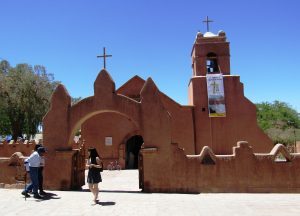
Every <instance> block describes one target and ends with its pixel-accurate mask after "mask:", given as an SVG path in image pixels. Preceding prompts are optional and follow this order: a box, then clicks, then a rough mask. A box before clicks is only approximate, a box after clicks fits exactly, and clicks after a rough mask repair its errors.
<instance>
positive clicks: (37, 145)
mask: <svg viewBox="0 0 300 216" xmlns="http://www.w3.org/2000/svg"><path fill="white" fill-rule="evenodd" d="M39 147H42V145H41V144H36V145H35V147H34V150H35V151H37V150H38V148H39Z"/></svg>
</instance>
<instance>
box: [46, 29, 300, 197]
mask: <svg viewBox="0 0 300 216" xmlns="http://www.w3.org/2000/svg"><path fill="white" fill-rule="evenodd" d="M191 59H192V71H193V72H192V76H191V79H190V81H189V83H188V98H189V104H188V105H181V104H179V103H177V102H175V101H174V100H173V99H172V98H170V97H168V96H167V95H165V94H164V93H163V92H161V91H160V90H159V87H157V86H156V85H155V83H154V81H153V80H152V79H151V78H148V79H147V80H143V79H142V78H140V77H139V76H134V77H133V78H131V79H130V80H128V81H127V82H126V83H125V84H124V85H122V86H121V87H120V88H118V89H116V88H115V83H114V81H113V78H112V77H111V76H110V74H109V72H108V71H106V70H105V69H103V70H102V71H101V72H100V73H99V75H98V76H97V78H96V80H95V82H94V95H93V96H91V97H88V98H85V99H83V100H81V101H79V102H78V103H76V104H75V105H73V106H71V97H70V95H69V94H68V92H67V90H66V89H65V87H64V86H63V85H59V86H58V87H57V89H56V90H55V92H54V93H53V96H52V99H51V108H50V110H49V112H48V113H47V114H46V116H45V117H44V120H43V126H44V129H43V131H44V134H43V138H44V145H45V146H46V148H47V149H48V155H47V158H48V159H47V161H48V163H47V166H46V168H45V178H44V179H45V185H46V186H47V187H48V188H50V189H73V188H79V187H81V186H82V185H84V184H85V182H84V166H83V164H84V157H85V151H86V149H87V148H89V147H95V148H96V149H97V151H98V152H99V153H100V157H101V158H102V159H103V161H104V166H105V167H106V166H107V165H108V164H109V163H110V162H112V161H117V162H118V163H119V164H120V165H121V167H122V169H136V168H138V169H139V181H140V187H141V188H142V190H143V191H146V192H192V193H195V192H299V191H300V177H299V175H297V174H296V173H299V171H300V163H299V162H300V155H299V154H290V153H289V152H288V151H287V150H286V148H285V147H284V146H283V145H281V144H278V145H276V146H275V147H274V146H273V143H272V141H271V140H270V138H269V137H268V136H267V135H266V134H264V133H263V131H262V130H261V129H260V128H259V127H258V125H257V120H256V107H255V105H254V104H253V103H252V102H251V101H249V100H248V99H247V98H246V97H245V96H244V86H243V84H242V83H241V82H240V77H239V76H238V75H232V74H231V73H230V46H229V42H228V41H227V38H226V34H225V32H224V31H220V32H219V33H218V34H214V33H211V32H206V33H205V34H202V33H200V32H198V33H197V35H196V39H195V42H194V44H193V46H192V50H191ZM78 130H81V140H82V142H80V146H78V148H75V147H74V145H76V144H74V140H73V139H74V135H75V133H76V132H77V131H78ZM83 140H84V141H83ZM279 154H281V155H283V157H284V162H278V161H277V160H276V158H277V156H278V155H279Z"/></svg>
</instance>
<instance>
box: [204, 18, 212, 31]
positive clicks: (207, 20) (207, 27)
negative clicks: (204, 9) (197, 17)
mask: <svg viewBox="0 0 300 216" xmlns="http://www.w3.org/2000/svg"><path fill="white" fill-rule="evenodd" d="M202 22H204V23H206V30H207V32H209V23H210V22H213V20H209V19H208V16H206V20H204V21H202Z"/></svg>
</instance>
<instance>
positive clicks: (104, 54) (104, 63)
mask: <svg viewBox="0 0 300 216" xmlns="http://www.w3.org/2000/svg"><path fill="white" fill-rule="evenodd" d="M107 57H112V55H106V53H105V47H103V55H101V56H97V58H103V68H104V69H106V58H107Z"/></svg>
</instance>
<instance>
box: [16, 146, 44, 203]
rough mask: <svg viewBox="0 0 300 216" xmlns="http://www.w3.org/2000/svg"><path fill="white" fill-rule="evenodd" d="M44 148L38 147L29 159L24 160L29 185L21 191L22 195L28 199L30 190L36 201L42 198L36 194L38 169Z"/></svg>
mask: <svg viewBox="0 0 300 216" xmlns="http://www.w3.org/2000/svg"><path fill="white" fill-rule="evenodd" d="M45 152H46V151H45V148H44V147H38V148H37V151H34V152H33V153H32V154H31V155H30V156H29V158H28V159H27V160H26V162H27V163H29V174H30V179H31V183H30V184H29V185H28V186H27V187H26V188H25V190H24V191H22V194H23V195H24V196H26V197H30V195H29V194H28V192H29V191H30V190H32V191H33V194H34V195H33V197H34V198H36V199H41V198H42V197H41V196H40V195H39V194H38V188H39V177H38V173H39V167H40V165H41V161H42V156H43V155H44V153H45Z"/></svg>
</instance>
